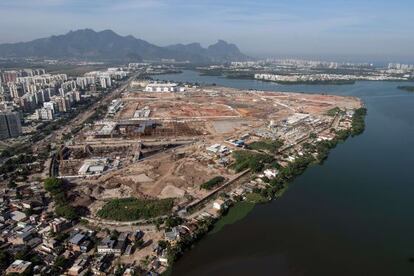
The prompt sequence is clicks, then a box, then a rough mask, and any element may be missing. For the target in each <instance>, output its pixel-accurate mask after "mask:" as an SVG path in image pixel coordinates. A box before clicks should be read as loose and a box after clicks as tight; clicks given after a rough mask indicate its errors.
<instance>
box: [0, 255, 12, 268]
mask: <svg viewBox="0 0 414 276" xmlns="http://www.w3.org/2000/svg"><path fill="white" fill-rule="evenodd" d="M12 260H13V259H12V256H11V255H10V253H9V252H7V251H5V250H0V270H3V271H4V270H6V268H7V267H8V266H9V265H10V263H11V262H12Z"/></svg>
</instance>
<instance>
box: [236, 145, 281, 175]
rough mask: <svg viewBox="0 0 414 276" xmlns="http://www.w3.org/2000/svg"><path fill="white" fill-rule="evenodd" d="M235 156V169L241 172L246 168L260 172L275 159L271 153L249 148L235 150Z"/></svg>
mask: <svg viewBox="0 0 414 276" xmlns="http://www.w3.org/2000/svg"><path fill="white" fill-rule="evenodd" d="M233 157H234V159H235V160H236V162H235V163H234V164H233V169H234V170H235V171H236V172H241V171H244V170H246V169H251V170H252V171H253V172H260V171H262V170H263V169H264V167H265V165H266V164H270V163H272V162H273V160H274V158H273V157H272V156H271V155H268V154H264V153H256V152H251V151H247V150H244V151H241V150H240V151H234V152H233Z"/></svg>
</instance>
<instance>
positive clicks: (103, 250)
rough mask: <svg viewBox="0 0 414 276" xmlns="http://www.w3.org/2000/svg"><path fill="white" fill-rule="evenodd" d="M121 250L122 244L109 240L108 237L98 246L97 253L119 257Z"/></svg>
mask: <svg viewBox="0 0 414 276" xmlns="http://www.w3.org/2000/svg"><path fill="white" fill-rule="evenodd" d="M123 248H124V244H123V243H122V242H119V241H118V243H117V242H116V241H115V240H111V238H110V237H106V238H104V239H103V240H102V241H101V242H100V243H99V244H98V253H99V254H115V255H121V254H122V250H123Z"/></svg>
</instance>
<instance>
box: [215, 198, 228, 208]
mask: <svg viewBox="0 0 414 276" xmlns="http://www.w3.org/2000/svg"><path fill="white" fill-rule="evenodd" d="M213 208H214V209H216V210H223V209H225V208H226V203H225V202H224V200H222V199H217V200H216V201H214V202H213Z"/></svg>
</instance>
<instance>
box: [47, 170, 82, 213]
mask: <svg viewBox="0 0 414 276" xmlns="http://www.w3.org/2000/svg"><path fill="white" fill-rule="evenodd" d="M44 187H45V190H46V191H47V192H49V193H50V195H51V196H52V198H53V200H54V201H55V203H56V208H55V213H56V215H58V216H61V217H64V218H66V219H68V220H74V219H78V218H79V213H78V210H77V209H76V208H74V207H73V206H71V205H70V204H69V201H68V199H67V196H66V187H65V183H64V181H63V180H62V179H58V178H55V177H49V178H47V179H46V180H45V181H44Z"/></svg>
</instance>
